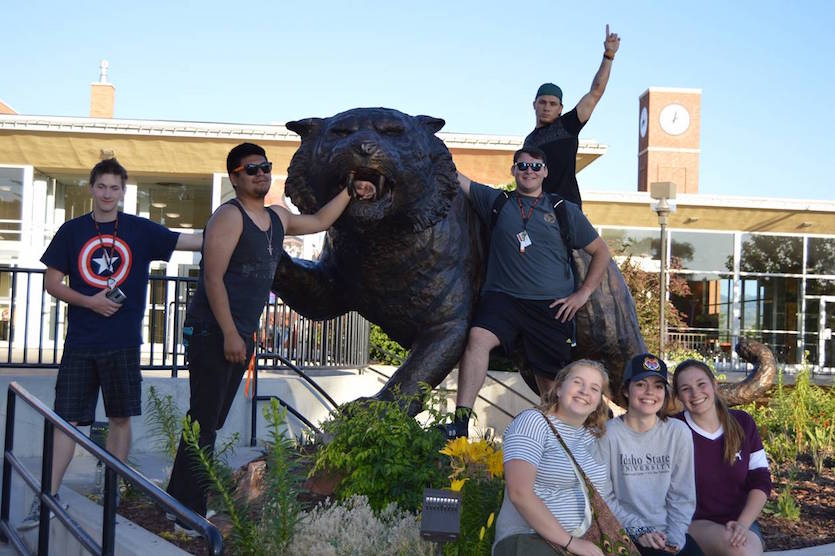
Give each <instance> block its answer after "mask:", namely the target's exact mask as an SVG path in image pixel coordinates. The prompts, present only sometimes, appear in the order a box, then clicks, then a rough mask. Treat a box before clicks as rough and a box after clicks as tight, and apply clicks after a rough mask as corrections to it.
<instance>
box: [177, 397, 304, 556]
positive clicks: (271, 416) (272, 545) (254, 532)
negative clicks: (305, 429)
mask: <svg viewBox="0 0 835 556" xmlns="http://www.w3.org/2000/svg"><path fill="white" fill-rule="evenodd" d="M264 417H265V418H266V420H267V423H268V426H269V429H270V437H271V440H272V442H271V443H269V444H268V445H267V450H266V452H267V453H266V462H267V471H266V477H265V483H266V488H265V489H264V495H263V499H262V503H263V506H262V511H261V514H260V516H259V518H258V519H257V520H255V519H253V518H252V517H251V511H250V508H248V507H246V506H245V505H244V504H243V503H242V502H240V501H239V500H238V499H237V498H236V497H235V496H234V492H235V484H234V481H233V480H232V474H231V470H230V469H229V467H228V466H227V465H226V464H225V462H224V461H223V459H222V458H223V456H224V453H226V450H228V449H229V446H231V444H227V445H226V446H225V447H224V449H221V450H218V451H217V453H216V455H212V454H210V453H209V451H208V450H203V449H201V448H200V446H199V443H198V439H199V437H200V423H198V422H196V421H195V422H192V421H191V419H190V418H189V417H185V418H184V419H183V425H184V426H183V438H184V440H185V443H186V445H187V446H188V448H189V449H190V450H193V451H194V453H195V454H197V457H198V460H199V462H200V469H201V470H202V473H203V474H204V480H205V481H206V482H207V483H208V485H207V486H208V488H209V490H210V491H211V492H213V493H215V494H216V495H217V497H218V498H219V499H220V501H221V504H222V509H223V511H224V512H225V513H226V514H227V515H228V516H229V519H230V521H231V522H232V534H231V537H230V539H229V541H230V548H229V551H228V553H229V554H241V555H243V556H268V555H270V556H272V555H276V554H284V553H285V552H286V549H287V547H288V545H289V544H290V542H291V541H292V538H293V534H294V532H295V530H296V525H297V523H298V521H299V516H300V513H301V506H300V504H299V502H298V499H297V495H298V491H299V485H300V483H301V477H300V475H299V473H298V470H297V466H296V465H295V463H296V462H295V461H294V444H293V442H292V441H291V440H289V439H288V438H287V437H285V435H284V434H283V432H284V430H286V422H285V418H286V410H280V409H279V407H278V403H277V402H276V400H271V401H270V405H269V406H266V407H265V408H264Z"/></svg>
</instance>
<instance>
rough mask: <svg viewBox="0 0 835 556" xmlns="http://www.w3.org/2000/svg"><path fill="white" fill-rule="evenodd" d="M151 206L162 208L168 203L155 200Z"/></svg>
mask: <svg viewBox="0 0 835 556" xmlns="http://www.w3.org/2000/svg"><path fill="white" fill-rule="evenodd" d="M151 206H152V207H154V208H158V209H164V208H165V207H167V206H168V205H167V204H166V203H163V202H161V201H156V202H154V203H151Z"/></svg>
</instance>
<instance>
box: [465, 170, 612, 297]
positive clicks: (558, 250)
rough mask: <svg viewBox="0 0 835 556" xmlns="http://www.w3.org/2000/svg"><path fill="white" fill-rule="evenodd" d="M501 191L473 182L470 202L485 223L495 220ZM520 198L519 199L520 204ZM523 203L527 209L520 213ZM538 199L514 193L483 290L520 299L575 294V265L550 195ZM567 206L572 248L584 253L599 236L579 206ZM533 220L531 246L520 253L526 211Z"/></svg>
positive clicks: (499, 227)
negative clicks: (573, 265) (495, 208)
mask: <svg viewBox="0 0 835 556" xmlns="http://www.w3.org/2000/svg"><path fill="white" fill-rule="evenodd" d="M502 194H503V193H502V191H501V190H499V189H495V188H492V187H489V186H486V185H482V184H480V183H475V182H472V183H471V184H470V200H471V201H472V205H473V208H474V209H475V211H476V213H477V214H478V216H479V218H481V219H482V221H483V222H485V223H489V222H490V211H491V209H492V208H493V202H494V201H495V200H496V197H498V196H499V195H502ZM517 199H518V200H517ZM519 201H521V203H522V209H521V210H520V209H519ZM535 201H536V197H527V196H525V195H519V194H517V193H515V192H514V193H513V194H511V196H510V199H508V201H507V202H506V203H505V204H504V207H502V211H501V213H500V214H499V218H498V220H497V221H496V227H495V228H494V229H493V238H492V241H491V243H490V256H489V260H488V263H487V277H486V279H485V282H484V286H483V287H482V291H497V292H502V293H506V294H508V295H512V296H513V297H517V298H520V299H558V298H561V297H566V296H568V295H571V293H572V292H573V291H574V277H573V276H572V274H571V261H569V259H568V258H567V255H566V250H565V247H564V245H563V241H562V236H560V226H559V221H558V220H557V219H556V217H555V215H554V207H553V206H552V205H551V203H550V202H549V198H548V197H547V196H543V197H542V199H540V200H539V202H538V203H536V206H535V207H534V208H533V213H531V207H532V206H533V205H534V202H535ZM566 203H567V207H568V210H567V214H568V222H569V226H570V227H571V234H570V237H571V238H572V241H573V242H574V245H572V246H571V248H572V249H582V248H584V247H585V246H587V245H588V244H589V243H591V242H592V241H594V240H595V239H597V232H596V231H595V229H594V228H593V227H592V225H591V224H590V223H589V221H588V219H587V218H586V217H585V216H584V215H583V213H582V212H581V211H580V209H579V208H578V207H577V205H575V204H574V203H570V202H568V201H566ZM523 211H524V213H525V215H526V216H527V215H528V214H529V213H531V217H530V219H529V220H528V223H527V228H526V229H527V232H528V236H529V237H530V240H531V245H529V246H527V247H526V248H525V253H524V254H523V253H520V252H519V239H518V238H517V237H516V234H518V233H519V232H521V231H522V230H523V229H525V226H523V221H522V212H523Z"/></svg>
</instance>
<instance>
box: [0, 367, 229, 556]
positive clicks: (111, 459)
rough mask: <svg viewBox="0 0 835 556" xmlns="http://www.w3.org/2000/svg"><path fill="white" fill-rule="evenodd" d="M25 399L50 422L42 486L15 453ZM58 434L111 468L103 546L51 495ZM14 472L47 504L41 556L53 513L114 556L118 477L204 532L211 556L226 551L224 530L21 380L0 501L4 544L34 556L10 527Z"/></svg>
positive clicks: (11, 399) (95, 549) (9, 424)
mask: <svg viewBox="0 0 835 556" xmlns="http://www.w3.org/2000/svg"><path fill="white" fill-rule="evenodd" d="M18 398H20V399H21V400H23V401H24V402H26V403H27V404H28V405H29V406H31V407H32V408H33V409H34V410H35V411H36V412H37V413H40V414H41V415H42V416H43V418H44V433H43V458H42V463H41V480H40V483H39V482H38V480H37V479H36V478H35V477H34V476H33V475H32V473H31V472H30V471H29V470H28V469H26V467H24V466H23V464H22V463H21V462H20V460H19V459H18V458H17V457H16V456H15V455H14V423H15V406H16V401H17V399H18ZM55 430H58V431H60V432H62V433H64V434H65V435H67V436H68V437H69V438H70V439H72V440H74V441H75V442H76V444H77V445H79V446H81V447H82V448H84V449H85V450H87V451H88V452H90V453H91V454H93V455H94V456H95V457H97V458H98V459H99V461H101V462H102V463H103V464H104V465H105V474H104V507H103V510H102V512H103V513H102V536H101V539H102V542H101V544H98V543H97V542H96V541H95V540H94V539H93V538H92V537H91V536H90V535H89V534H88V533H87V532H86V531H85V530H84V529H82V528H81V526H80V525H79V524H78V523H77V522H75V520H73V519H72V517H70V515H69V513H68V512H67V511H66V510H65V509H64V508H63V507H62V506H61V504H59V503H58V500H57V499H56V497H55V496H54V495H53V494H52V493H51V484H52V456H53V434H54V431H55ZM12 471H16V472H17V473H18V474H19V475H20V476H21V477H22V478H23V481H24V482H25V483H26V485H27V486H28V487H29V488H31V489H32V490H33V491H35V493H36V496H38V497H39V499H40V501H41V513H40V523H39V528H38V552H37V553H38V555H39V556H46V555H47V554H48V553H49V529H50V518H49V513H50V512H52V513H54V514H55V516H56V517H57V518H58V519H59V520H60V521H61V523H62V524H63V525H64V526H65V527H66V528H67V531H69V533H70V534H71V535H72V536H73V537H75V539H76V540H78V542H79V543H80V544H81V545H82V546H83V547H84V548H85V549H86V550H87V551H88V552H91V553H93V554H102V555H107V556H110V555H113V554H114V550H115V544H116V496H117V492H118V485H119V483H118V480H117V479H118V477H122V478H123V479H126V480H128V481H130V482H131V483H132V484H133V485H134V486H135V487H137V488H139V489H140V490H142V491H143V492H145V494H147V495H148V496H150V497H151V498H152V499H153V501H154V502H155V503H157V504H158V505H160V506H162V508H164V509H165V510H166V511H167V512H169V513H172V514H174V515H176V516H177V518H178V519H179V520H180V521H182V522H183V523H186V524H187V525H189V526H190V527H192V528H193V529H195V530H197V531H199V532H201V533H202V535H203V537H204V538H205V539H206V544H207V548H208V553H209V554H212V555H219V554H222V553H223V537H222V536H221V534H220V532H219V531H218V529H217V528H216V527H215V526H214V525H212V524H211V523H209V522H208V521H207V520H206V519H204V518H203V517H201V516H199V515H198V514H196V513H194V512H193V511H191V510H189V509H188V508H186V507H185V506H184V505H182V504H181V503H180V502H178V501H177V500H175V499H174V498H172V497H171V496H169V495H168V494H167V493H166V492H165V491H163V490H162V489H160V488H159V487H157V486H156V485H155V484H153V483H152V482H151V481H149V480H148V479H147V478H145V477H144V476H143V475H142V474H140V473H139V472H137V471H135V470H134V469H132V468H130V467H128V466H127V465H125V464H124V463H122V462H121V461H119V460H118V459H117V458H116V457H115V456H113V455H112V454H111V453H110V452H108V451H107V450H105V449H104V448H101V447H100V446H99V445H97V444H96V443H95V442H93V441H92V440H91V439H90V438H89V437H87V436H85V435H84V434H82V433H81V432H80V431H79V430H78V429H77V428H75V427H74V426H72V425H70V424H69V423H68V422H66V421H65V420H64V419H62V418H61V417H59V416H58V415H57V414H56V413H55V412H54V411H52V410H51V409H49V408H48V407H47V406H46V405H45V404H44V403H43V402H42V401H40V400H39V399H38V398H36V397H35V396H33V395H32V394H30V393H29V392H28V391H26V389H25V388H23V387H22V386H20V385H19V384H18V383H17V382H12V383H11V384H10V385H9V391H8V399H7V405H6V438H5V447H4V452H3V486H2V488H3V494H2V500H0V533H2V536H3V540H5V541H7V542H9V543H11V545H12V546H13V547H14V548H15V550H17V552H18V553H19V554H29V549H28V548H27V547H26V545H25V544H24V543H23V539H21V537H20V536H19V535H18V533H17V531H16V530H15V528H14V527H12V525H11V524H10V523H9V509H10V505H11V486H12Z"/></svg>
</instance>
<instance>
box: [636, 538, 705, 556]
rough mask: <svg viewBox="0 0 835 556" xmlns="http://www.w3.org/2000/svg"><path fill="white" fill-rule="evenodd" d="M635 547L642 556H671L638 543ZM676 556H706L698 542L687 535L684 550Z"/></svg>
mask: <svg viewBox="0 0 835 556" xmlns="http://www.w3.org/2000/svg"><path fill="white" fill-rule="evenodd" d="M635 546H637V547H638V552H640V553H641V556H671V555H670V553H669V552H664V551H663V550H658V549H655V548H647V547H646V546H641V545H639V544H638V543H635ZM675 556H704V552H702V549H701V548H700V547H699V545H698V544H697V543H696V541H695V540H693V537H691V536H690V535H685V542H684V548H682V549H681V550H679V551H678V552H676V554H675Z"/></svg>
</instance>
